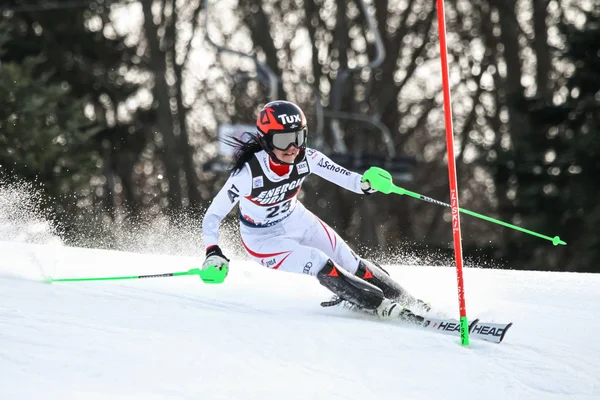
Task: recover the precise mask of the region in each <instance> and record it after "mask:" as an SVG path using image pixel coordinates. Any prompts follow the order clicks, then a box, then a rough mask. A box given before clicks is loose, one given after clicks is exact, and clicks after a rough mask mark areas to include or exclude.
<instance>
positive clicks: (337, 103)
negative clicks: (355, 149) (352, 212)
mask: <svg viewBox="0 0 600 400" xmlns="http://www.w3.org/2000/svg"><path fill="white" fill-rule="evenodd" d="M357 1H358V3H359V4H360V7H361V9H362V12H363V14H364V15H365V19H366V21H367V26H368V28H369V30H370V31H371V32H372V33H373V36H374V38H375V58H374V59H373V60H371V61H370V62H369V63H368V64H367V65H365V66H364V67H354V68H346V69H343V70H342V71H340V72H339V74H338V76H337V77H336V79H335V82H334V84H333V93H334V95H333V109H334V111H335V112H339V111H340V109H341V108H342V88H343V86H344V83H345V81H346V79H347V78H348V77H349V76H350V74H352V73H353V72H357V71H362V70H364V69H367V68H369V69H374V68H377V67H379V66H380V65H381V64H382V63H383V62H384V61H385V57H386V53H385V46H384V44H383V39H382V37H381V34H380V33H379V29H377V26H376V22H375V20H374V18H373V16H372V15H371V14H370V13H369V10H368V9H367V5H366V4H365V0H357ZM360 115H362V114H358V113H349V114H348V117H347V119H354V120H363V121H364V120H368V121H369V122H371V123H372V124H373V125H374V126H376V127H377V128H379V129H380V131H381V134H382V136H383V141H384V144H385V145H386V147H387V151H388V155H389V156H391V157H393V156H395V154H396V151H395V149H394V143H393V140H392V135H391V133H390V131H389V129H388V128H387V127H386V126H385V124H383V123H381V121H380V117H379V116H375V117H371V118H368V119H364V118H359V117H358V116H360ZM350 116H357V117H356V118H354V117H350ZM331 129H332V131H333V136H334V140H335V147H336V150H337V151H341V152H346V151H347V148H346V145H345V144H344V141H343V138H342V133H341V129H340V123H339V119H338V118H333V119H332V121H331Z"/></svg>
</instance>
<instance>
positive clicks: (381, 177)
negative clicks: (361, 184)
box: [363, 167, 567, 246]
mask: <svg viewBox="0 0 600 400" xmlns="http://www.w3.org/2000/svg"><path fill="white" fill-rule="evenodd" d="M363 180H367V181H369V182H370V183H371V186H372V187H373V188H374V189H376V190H378V191H379V192H381V193H384V194H390V193H396V194H399V195H406V196H410V197H413V198H415V199H418V200H423V201H426V202H428V203H432V204H437V205H438V206H442V207H448V208H451V206H450V204H448V203H444V202H442V201H439V200H435V199H432V198H430V197H427V196H423V195H422V194H419V193H415V192H411V191H410V190H406V189H404V188H402V187H399V186H396V185H394V183H393V182H392V176H391V174H390V173H389V172H387V171H386V170H384V169H381V168H378V167H371V168H369V169H368V170H367V172H365V174H364V175H363ZM458 210H459V211H460V212H462V213H463V214H467V215H470V216H472V217H476V218H480V219H483V220H485V221H488V222H492V223H494V224H498V225H502V226H505V227H507V228H511V229H514V230H517V231H520V232H523V233H527V234H529V235H532V236H537V237H539V238H541V239H545V240H549V241H551V242H552V244H553V245H555V246H558V245H559V244H562V245H566V244H567V243H566V242H564V241H562V240H561V239H560V238H559V237H558V236H554V237H550V236H546V235H542V234H541V233H537V232H534V231H531V230H529V229H525V228H521V227H520V226H516V225H513V224H509V223H507V222H502V221H499V220H497V219H495V218H492V217H488V216H485V215H482V214H478V213H476V212H473V211H469V210H465V209H464V208H459V209H458Z"/></svg>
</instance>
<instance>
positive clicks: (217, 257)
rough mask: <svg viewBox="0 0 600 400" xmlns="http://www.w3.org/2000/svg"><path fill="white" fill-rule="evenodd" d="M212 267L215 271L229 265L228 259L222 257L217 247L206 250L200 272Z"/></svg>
mask: <svg viewBox="0 0 600 400" xmlns="http://www.w3.org/2000/svg"><path fill="white" fill-rule="evenodd" d="M211 265H213V266H214V267H215V268H216V269H219V270H220V269H221V268H223V266H226V265H229V258H227V257H225V256H224V255H223V252H222V251H221V249H220V248H219V246H217V245H213V246H210V247H209V248H207V249H206V260H204V263H203V264H202V270H205V269H206V268H208V267H210V266H211Z"/></svg>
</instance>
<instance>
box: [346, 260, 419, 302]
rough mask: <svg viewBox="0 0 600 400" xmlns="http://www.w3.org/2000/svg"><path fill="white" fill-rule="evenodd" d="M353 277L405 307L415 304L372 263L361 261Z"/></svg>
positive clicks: (411, 298) (402, 289)
mask: <svg viewBox="0 0 600 400" xmlns="http://www.w3.org/2000/svg"><path fill="white" fill-rule="evenodd" d="M355 275H356V276H358V277H359V278H361V279H362V280H364V281H366V282H369V283H371V284H373V285H375V286H377V287H378V288H379V289H381V290H382V292H383V295H384V296H385V297H386V298H388V299H393V300H396V301H398V302H399V303H401V304H402V305H405V306H411V305H413V304H416V303H417V299H416V298H414V297H413V296H412V295H411V294H410V293H408V292H407V291H406V290H404V288H403V287H402V286H400V284H399V283H398V282H396V281H395V280H393V279H392V277H391V276H390V275H389V274H388V273H387V271H385V270H384V269H383V268H381V267H380V266H379V265H377V264H375V263H374V262H371V261H368V260H361V261H360V262H359V264H358V270H357V271H356V274H355Z"/></svg>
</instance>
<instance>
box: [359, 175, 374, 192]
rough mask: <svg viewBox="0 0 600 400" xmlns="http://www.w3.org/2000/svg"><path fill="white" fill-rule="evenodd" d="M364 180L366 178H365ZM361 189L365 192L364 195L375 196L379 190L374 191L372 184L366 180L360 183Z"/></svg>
mask: <svg viewBox="0 0 600 400" xmlns="http://www.w3.org/2000/svg"><path fill="white" fill-rule="evenodd" d="M363 179H364V178H363ZM360 188H361V190H362V191H363V193H364V194H367V195H368V194H373V193H375V192H376V191H377V190H375V189H373V187H372V186H371V182H369V181H367V180H364V181H361V182H360Z"/></svg>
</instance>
